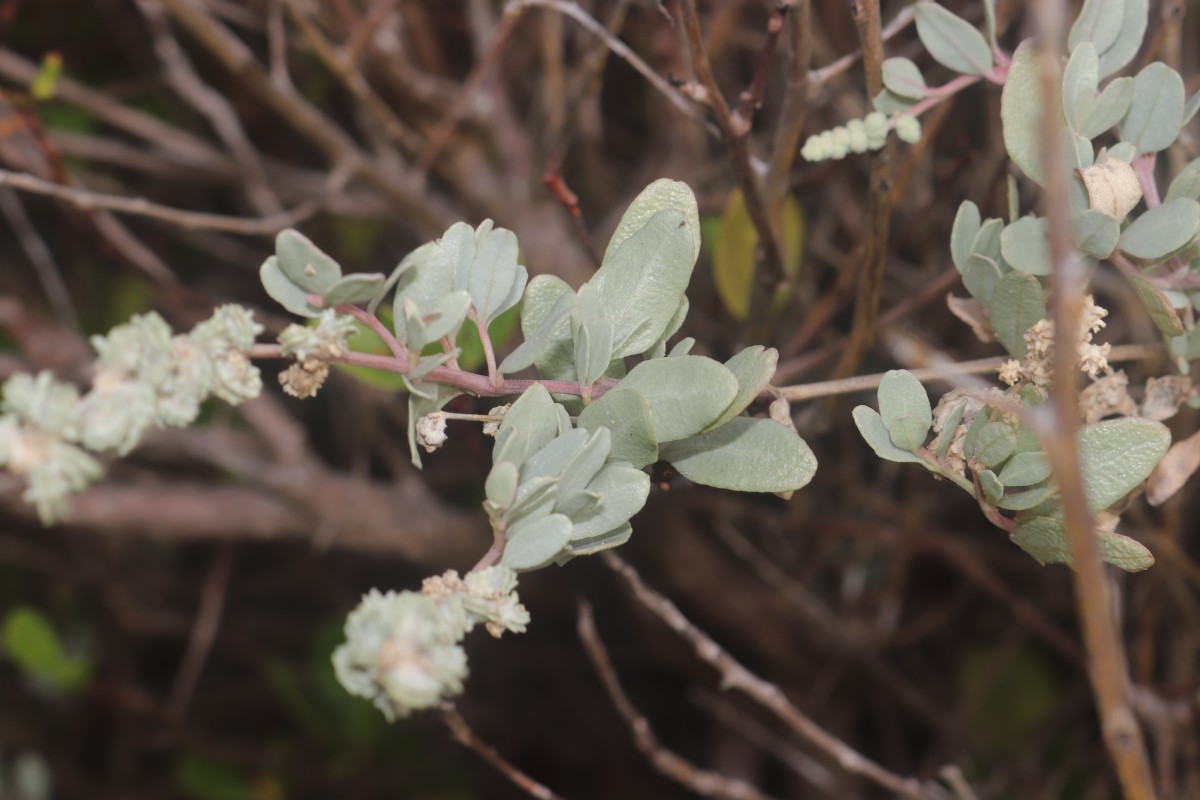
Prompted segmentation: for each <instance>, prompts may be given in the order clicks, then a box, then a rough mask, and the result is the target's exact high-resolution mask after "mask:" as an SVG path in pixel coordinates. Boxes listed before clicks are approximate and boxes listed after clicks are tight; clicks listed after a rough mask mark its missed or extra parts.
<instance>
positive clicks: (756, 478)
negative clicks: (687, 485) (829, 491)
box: [662, 417, 817, 492]
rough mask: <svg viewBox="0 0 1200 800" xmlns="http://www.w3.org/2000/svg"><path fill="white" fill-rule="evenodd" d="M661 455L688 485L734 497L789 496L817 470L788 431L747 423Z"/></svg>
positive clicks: (735, 422) (766, 422)
mask: <svg viewBox="0 0 1200 800" xmlns="http://www.w3.org/2000/svg"><path fill="white" fill-rule="evenodd" d="M662 455H663V458H664V459H666V460H667V461H669V462H671V465H672V466H674V467H675V469H677V470H679V474H681V475H683V476H684V477H685V478H687V479H688V480H691V481H695V482H696V483H702V484H704V485H706V486H715V487H717V488H720V489H732V490H734V491H738V492H789V491H794V490H796V489H799V488H801V487H802V486H805V485H806V484H807V483H808V482H809V481H810V480H812V476H813V473H815V472H816V470H817V459H816V457H814V456H813V453H812V450H810V449H809V447H808V445H807V444H805V442H804V440H803V439H801V438H800V437H799V436H797V435H796V434H795V433H794V432H793V431H791V430H789V429H788V428H786V427H784V426H783V425H780V424H779V423H778V422H775V421H774V420H770V419H752V418H750V417H735V418H734V419H731V420H730V421H729V422H727V423H725V424H724V425H722V426H721V427H719V428H716V429H715V430H711V431H707V432H705V433H701V434H699V435H698V436H693V437H691V438H688V439H684V440H682V441H678V442H671V443H669V444H666V445H663V448H662Z"/></svg>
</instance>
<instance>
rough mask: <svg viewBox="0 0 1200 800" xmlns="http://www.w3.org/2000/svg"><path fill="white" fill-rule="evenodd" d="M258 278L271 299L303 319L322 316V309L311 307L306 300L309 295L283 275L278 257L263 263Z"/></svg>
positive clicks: (272, 257)
mask: <svg viewBox="0 0 1200 800" xmlns="http://www.w3.org/2000/svg"><path fill="white" fill-rule="evenodd" d="M258 277H259V280H261V281H262V285H263V289H265V290H266V291H267V294H268V295H270V297H271V299H272V300H274V301H275V302H276V303H279V305H281V306H283V307H284V308H286V309H287V310H288V311H290V312H292V313H293V314H296V315H297V316H301V317H319V316H321V309H319V308H316V307H315V306H311V305H309V304H308V300H306V299H305V298H306V297H307V296H308V294H309V293H308V292H307V291H305V290H304V288H302V287H300V286H297V285H296V284H294V283H292V281H291V279H290V278H288V276H287V275H284V274H283V270H282V269H280V268H279V259H278V258H277V257H276V256H270V257H269V258H267V260H266V261H264V262H263V265H262V267H260V268H259V270H258Z"/></svg>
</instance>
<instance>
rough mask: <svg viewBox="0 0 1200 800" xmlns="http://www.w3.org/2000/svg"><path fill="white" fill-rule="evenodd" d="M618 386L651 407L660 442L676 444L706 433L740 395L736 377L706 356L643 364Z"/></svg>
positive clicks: (635, 368)
mask: <svg viewBox="0 0 1200 800" xmlns="http://www.w3.org/2000/svg"><path fill="white" fill-rule="evenodd" d="M617 386H618V387H620V388H624V389H635V390H637V391H638V392H639V393H640V394H641V395H642V396H643V397H645V398H646V400H647V401H648V402H649V403H650V417H651V419H652V420H653V422H654V432H655V434H656V435H657V437H658V441H659V442H673V441H675V440H677V439H683V438H686V437H688V436H691V435H693V434H695V433H699V432H700V431H702V430H704V429H705V428H706V427H708V426H709V425H710V424H711V423H712V422H713V420H715V419H716V418H717V417H718V416H720V414H721V412H722V411H724V410H725V409H726V408H727V407H728V406H729V404H730V403H732V402H733V398H734V397H736V396H737V391H738V383H737V379H735V378H734V377H733V373H731V372H730V371H729V370H728V369H726V368H725V367H724V366H723V365H722V364H719V363H717V362H716V361H713V360H712V359H711V358H705V357H703V356H679V357H678V358H657V359H654V360H653V361H643V362H642V363H640V364H638V365H637V366H636V367H634V368H633V369H631V370H630V371H629V374H628V375H627V376H625V379H624V380H622V381H621V382H620V383H619V384H617Z"/></svg>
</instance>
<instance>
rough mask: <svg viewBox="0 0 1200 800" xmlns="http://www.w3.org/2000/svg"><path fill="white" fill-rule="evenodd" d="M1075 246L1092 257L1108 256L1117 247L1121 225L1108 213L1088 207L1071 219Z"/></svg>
mask: <svg viewBox="0 0 1200 800" xmlns="http://www.w3.org/2000/svg"><path fill="white" fill-rule="evenodd" d="M1071 236H1072V238H1073V239H1074V240H1075V246H1076V247H1078V248H1079V249H1080V250H1081V251H1082V252H1084V253H1086V254H1088V255H1089V256H1091V257H1093V258H1108V257H1109V256H1110V255H1112V252H1113V250H1116V249H1117V241H1118V240H1119V239H1120V238H1121V225H1120V223H1118V222H1117V220H1116V218H1115V217H1113V216H1111V215H1110V214H1105V213H1104V212H1103V211H1100V210H1099V209H1095V208H1089V209H1087V210H1086V211H1083V212H1081V213H1079V214H1077V215H1076V216H1075V218H1074V219H1072V220H1071Z"/></svg>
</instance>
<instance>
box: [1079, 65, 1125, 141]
mask: <svg viewBox="0 0 1200 800" xmlns="http://www.w3.org/2000/svg"><path fill="white" fill-rule="evenodd" d="M1133 92H1134V85H1133V78H1116V79H1114V80H1113V81H1111V82H1110V83H1109V84H1108V86H1105V87H1104V91H1102V92H1101V93H1100V96H1099V97H1097V98H1095V99H1092V98H1090V97H1089V98H1088V99H1087V100H1086V101H1085V102H1084V103H1083V107H1081V108H1080V109H1079V113H1078V114H1077V116H1076V122H1077V124H1076V130H1077V131H1079V133H1080V135H1082V136H1084V137H1086V138H1088V139H1095V138H1096V137H1097V136H1099V135H1100V134H1102V133H1104V132H1105V131H1107V130H1108V129H1109V128H1111V127H1112V126H1113V125H1116V124H1117V123H1118V122H1120V121H1121V118H1122V117H1124V116H1125V114H1126V113H1127V112H1128V111H1129V105H1130V103H1131V102H1132V101H1133Z"/></svg>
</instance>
